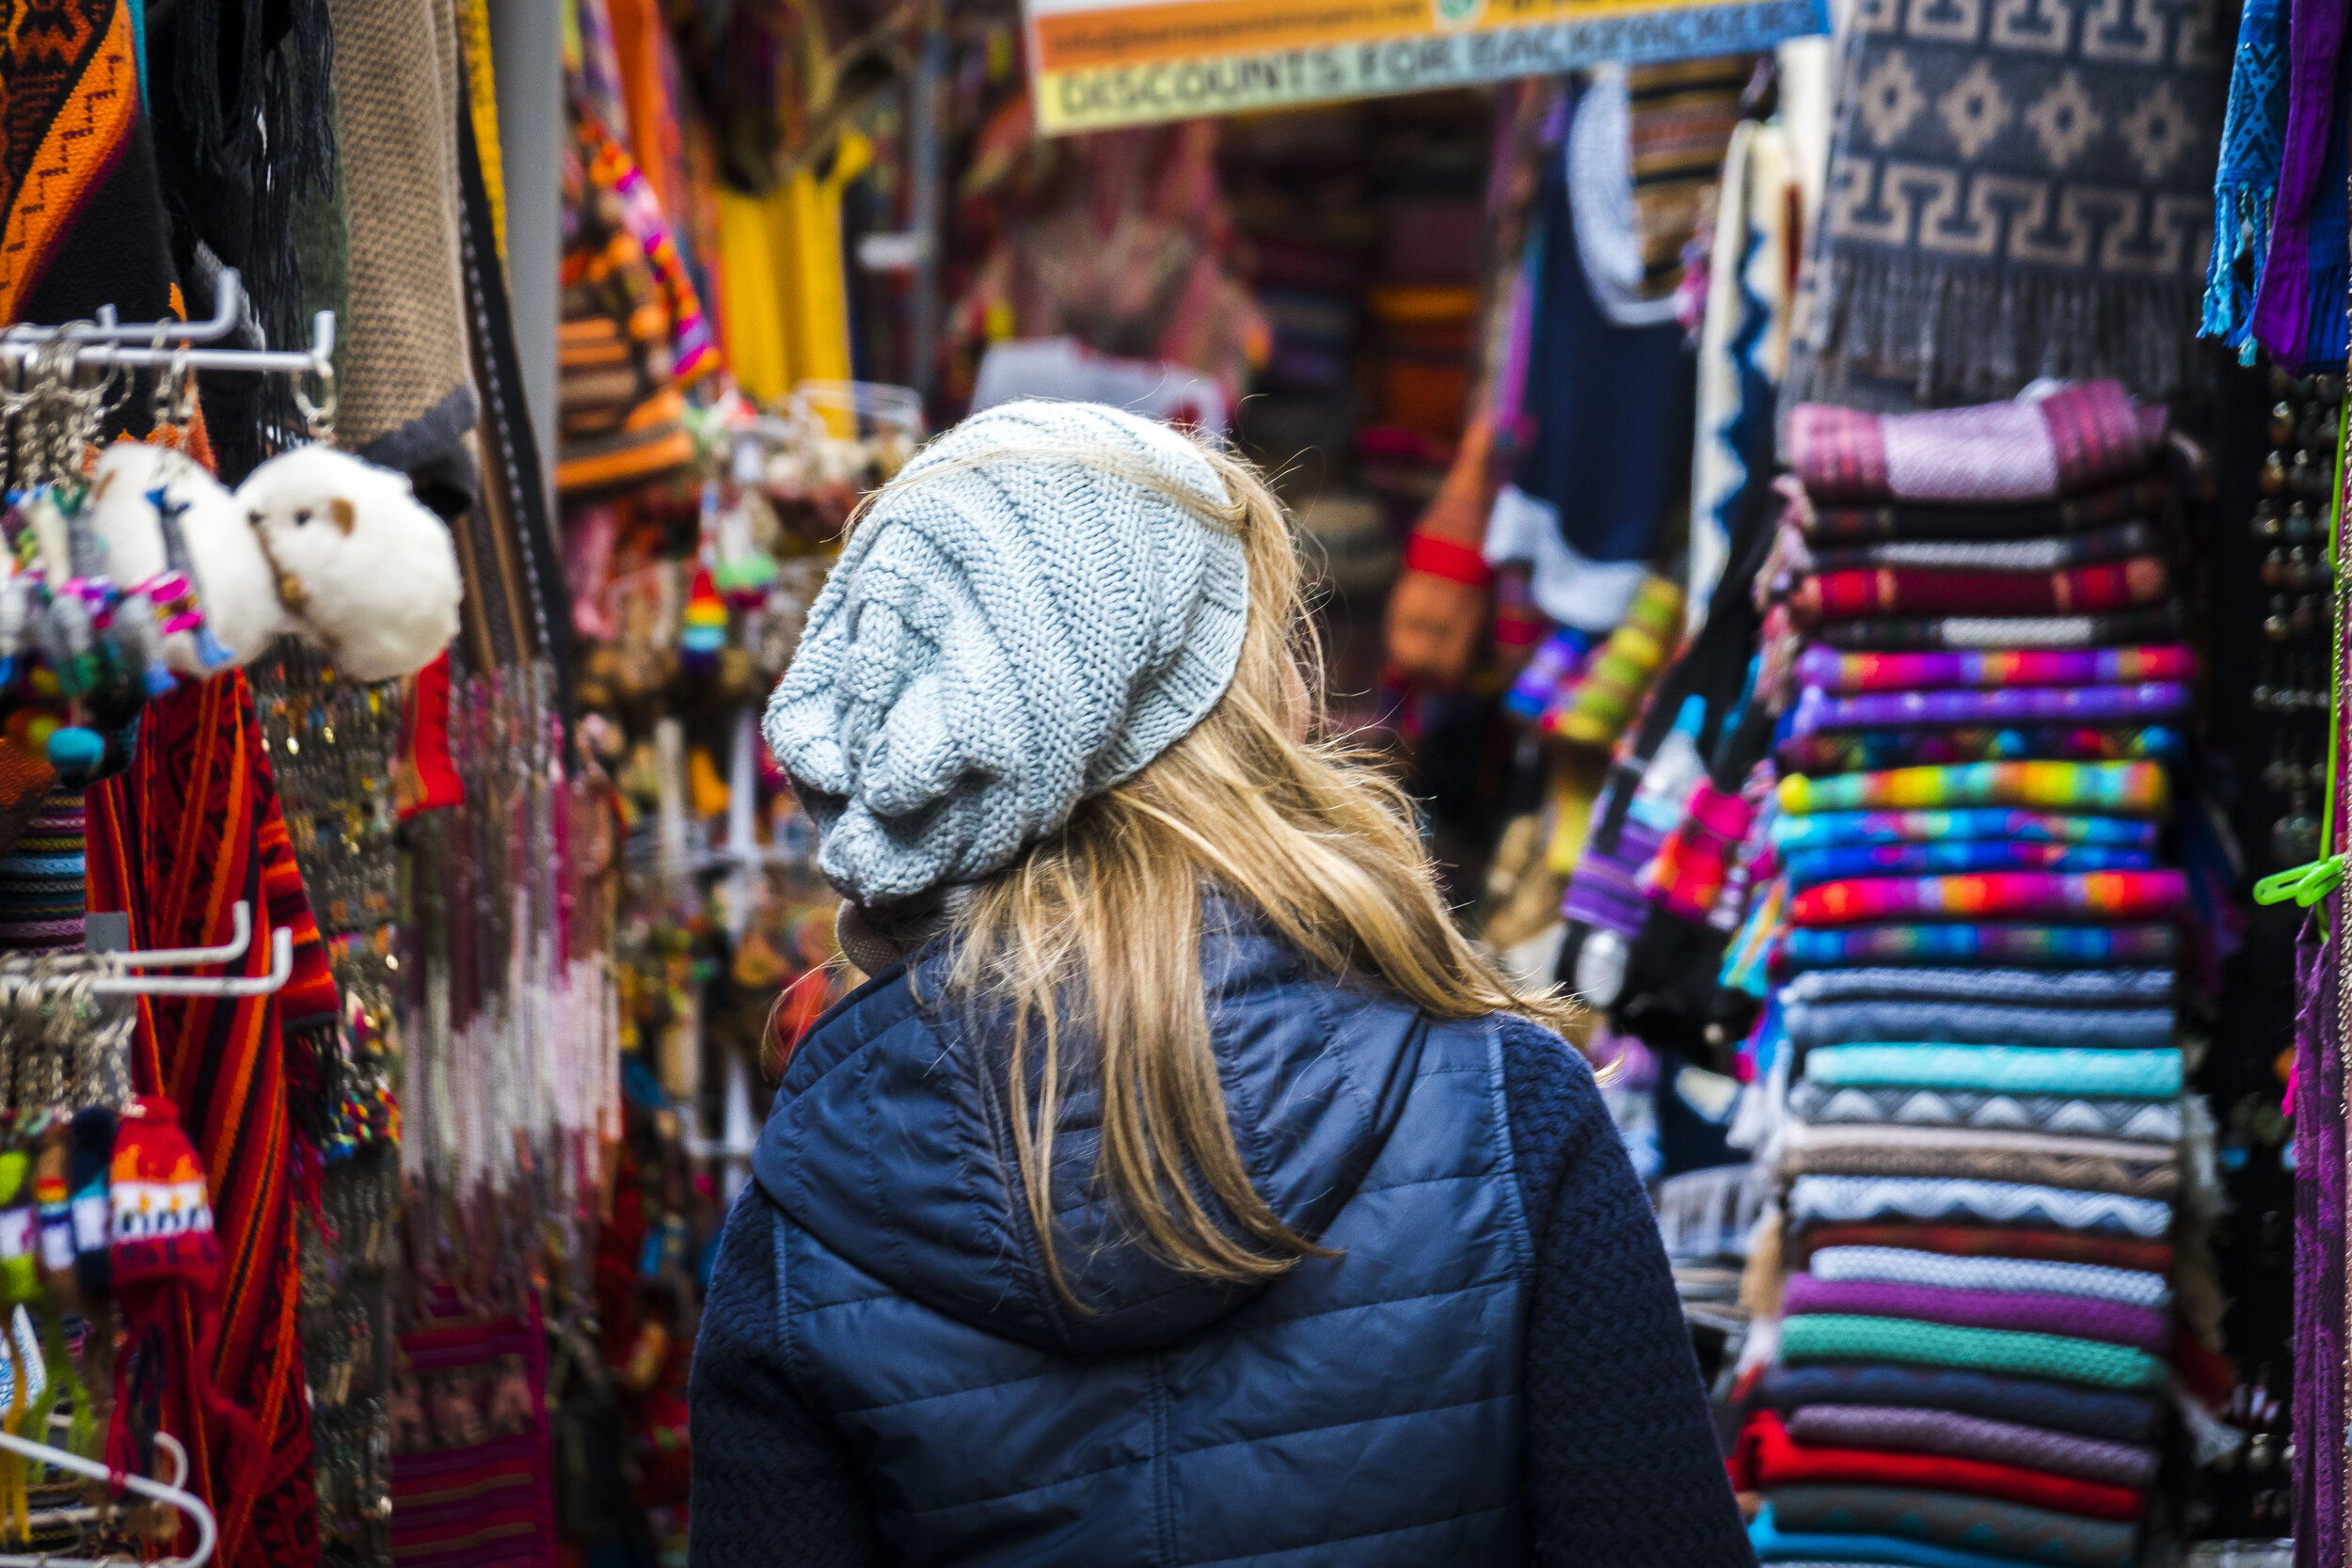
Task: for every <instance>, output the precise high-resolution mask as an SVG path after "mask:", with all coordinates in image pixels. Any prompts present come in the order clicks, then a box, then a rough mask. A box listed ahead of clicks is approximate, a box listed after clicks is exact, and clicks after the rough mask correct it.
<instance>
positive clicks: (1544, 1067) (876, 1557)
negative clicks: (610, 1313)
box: [691, 1019, 1755, 1568]
mask: <svg viewBox="0 0 2352 1568" xmlns="http://www.w3.org/2000/svg"><path fill="white" fill-rule="evenodd" d="M1502 1048H1503V1069H1504V1080H1505V1085H1504V1086H1505V1096H1506V1101H1507V1104H1508V1107H1509V1119H1510V1127H1511V1137H1512V1142H1513V1145H1514V1152H1515V1155H1516V1163H1517V1164H1518V1172H1519V1181H1520V1184H1521V1191H1522V1200H1523V1202H1524V1204H1525V1208H1526V1212H1527V1220H1528V1227H1529V1230H1530V1231H1531V1233H1532V1234H1533V1235H1534V1237H1535V1238H1536V1259H1535V1271H1534V1286H1533V1291H1532V1294H1531V1297H1530V1301H1529V1314H1528V1322H1527V1342H1526V1345H1525V1347H1524V1362H1523V1366H1524V1377H1525V1384H1524V1390H1525V1393H1524V1410H1525V1417H1524V1419H1525V1429H1526V1430H1525V1437H1526V1442H1525V1449H1524V1460H1523V1463H1524V1473H1523V1475H1522V1478H1521V1496H1522V1498H1523V1502H1524V1506H1525V1509H1526V1513H1527V1520H1526V1523H1527V1535H1528V1538H1529V1540H1530V1542H1531V1551H1530V1556H1529V1560H1530V1561H1531V1562H1532V1563H1534V1564H1539V1565H1544V1568H1552V1565H1559V1568H1567V1565H1575V1568H1746V1565H1748V1564H1752V1563H1753V1562H1754V1561H1755V1557H1754V1554H1753V1553H1752V1552H1751V1550H1750V1549H1749V1546H1748V1544H1747V1539H1746V1536H1745V1534H1744V1533H1743V1532H1742V1530H1741V1528H1740V1519H1739V1513H1738V1510H1737V1507H1736V1505H1735V1504H1734V1502H1733V1499H1732V1497H1731V1491H1730V1487H1729V1485H1728V1482H1727V1481H1726V1479H1725V1475H1724V1467H1723V1463H1722V1459H1721V1456H1720V1453H1719V1450H1718V1448H1717V1444H1716V1440H1715V1435H1714V1432H1713V1429H1712V1427H1711V1425H1710V1423H1709V1420H1708V1410H1707V1404H1706V1400H1705V1397H1704V1393H1703V1391H1702V1389H1701V1387H1700V1386H1699V1380H1698V1375H1697V1370H1696V1366H1695V1363H1694V1360H1693V1357H1692V1352H1691V1347H1690V1341H1689V1338H1688V1335H1687V1332H1686V1330H1685V1328H1684V1325H1683V1322H1682V1316H1681V1310H1680V1307H1679V1305H1678V1304H1677V1300H1676V1297H1675V1291H1674V1282H1673V1276H1672V1274H1671V1272H1670V1271H1669V1269H1668V1267H1667V1263H1666V1258H1665V1254H1664V1251H1663V1249H1662V1248H1661V1245H1660V1243H1659V1239H1658V1231H1657V1226H1656V1223H1655V1221H1654V1219H1653V1217H1652V1215H1651V1213H1650V1211H1649V1207H1648V1203H1647V1201H1646V1199H1645V1196H1644V1195H1643V1192H1642V1188H1641V1185H1640V1183H1639V1181H1638V1180H1636V1179H1635V1177H1634V1175H1633V1171H1632V1168H1631V1166H1630V1165H1629V1163H1628V1162H1627V1159H1626V1156H1625V1152H1624V1150H1623V1148H1622V1147H1621V1146H1620V1145H1619V1143H1618V1140H1617V1136H1616V1132H1615V1129H1614V1127H1613V1125H1612V1123H1611V1121H1610V1119H1609V1115H1608V1112H1607V1110H1606V1108H1605V1107H1604V1106H1603V1104H1602V1102H1601V1099H1600V1095H1599V1092H1598V1090H1597V1086H1596V1085H1595V1084H1594V1081H1593V1074H1592V1070H1591V1069H1590V1068H1589V1067H1588V1066H1586V1064H1585V1062H1584V1060H1583V1058H1582V1057H1581V1056H1579V1055H1578V1054H1577V1053H1575V1052H1573V1051H1571V1050H1569V1049H1568V1048H1567V1047H1566V1046H1565V1044H1564V1043H1563V1042H1562V1041H1561V1040H1560V1039H1559V1038H1558V1037H1556V1036H1554V1035H1552V1034H1551V1033H1549V1031H1547V1030H1544V1029H1542V1028H1539V1027H1537V1026H1535V1025H1534V1024H1531V1023H1527V1022H1522V1021H1518V1020H1515V1019H1513V1020H1505V1021H1504V1022H1503V1023H1502ZM776 1229H777V1227H776V1225H775V1224H774V1212H773V1210H772V1206H771V1203H770V1200H769V1199H768V1198H767V1196H765V1195H764V1194H763V1193H762V1192H761V1191H760V1189H759V1188H758V1187H757V1186H754V1187H752V1188H751V1189H750V1190H748V1191H747V1192H746V1193H745V1194H744V1196H743V1198H742V1199H741V1201H740V1203H739V1206H738V1209H737V1212H736V1213H735V1215H734V1216H733V1217H732V1218H731V1220H730V1222H729V1226H728V1233H727V1236H726V1239H725V1243H724V1245H723V1251H722V1256H721V1259H720V1261H719V1264H718V1268H717V1271H716V1274H715V1275H714V1277H713V1279H712V1282H711V1288H710V1293H709V1297H708V1302H707V1307H706V1308H705V1311H704V1314H703V1319H702V1326H701V1332H700V1338H699V1340H698V1341H697V1345H696V1351H695V1362H694V1376H693V1446H694V1465H693V1493H692V1501H691V1508H692V1528H691V1540H692V1560H693V1561H694V1563H695V1564H697V1565H698V1568H718V1565H720V1564H727V1565H740V1568H751V1565H755V1564H768V1563H775V1564H792V1565H794V1568H869V1565H881V1564H884V1563H888V1562H890V1561H891V1560H892V1558H891V1554H890V1553H889V1551H888V1549H887V1548H886V1547H885V1546H884V1545H883V1544H882V1541H881V1540H880V1539H879V1537H878V1535H877V1533H876V1530H875V1527H874V1510H873V1505H872V1503H871V1501H870V1500H869V1497H868V1495H867V1493H866V1482H865V1481H864V1480H863V1478H862V1477H861V1476H860V1474H859V1472H858V1469H857V1467H856V1465H855V1463H854V1462H853V1460H852V1458H851V1457H850V1453H849V1451H848V1449H846V1447H845V1446H844V1444H843V1441H842V1439H841V1437H840V1436H839V1435H838V1434H837V1433H835V1432H834V1431H833V1430H832V1429H831V1428H830V1427H829V1426H828V1425H827V1424H826V1423H825V1422H824V1421H823V1420H822V1419H820V1418H818V1417H817V1416H815V1415H814V1414H813V1413H812V1412H811V1411H809V1410H808V1409H807V1407H806V1406H805V1405H803V1403H802V1402H801V1400H800V1399H799V1397H798V1396H797V1395H796V1394H795V1392H794V1391H793V1388H792V1386H791V1384H790V1382H789V1381H788V1378H787V1370H786V1369H785V1367H784V1366H783V1365H782V1363H781V1360H780V1358H779V1356H778V1355H777V1354H776V1352H775V1350H774V1346H773V1337H772V1335H771V1333H770V1332H769V1329H768V1325H770V1324H771V1323H774V1322H775V1321H776V1316H777V1311H778V1307H779V1303H778V1302H777V1300H776V1281H777V1277H778V1273H777V1268H776V1262H777V1259H776V1256H775V1235H776Z"/></svg>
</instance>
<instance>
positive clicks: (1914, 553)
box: [1807, 522, 2158, 572]
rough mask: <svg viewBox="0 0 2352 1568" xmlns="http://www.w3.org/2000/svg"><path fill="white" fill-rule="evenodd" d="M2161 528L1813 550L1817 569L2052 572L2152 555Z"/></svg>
mask: <svg viewBox="0 0 2352 1568" xmlns="http://www.w3.org/2000/svg"><path fill="white" fill-rule="evenodd" d="M2157 547H2158V541H2157V539H2156V531H2155V530H2154V529H2153V528H2152V527H2150V526H2149V525H2148V524H2146V523H2142V522H2132V523H2118V524H2117V525H2116V526H2115V527H2113V528H2102V529H2093V530H2091V531H2089V532H2086V533H2069V534H2058V535H2052V534H2039V535H2033V536H2030V537H2022V538H2017V539H1893V540H1883V541H1880V542H1878V543H1875V544H1867V545H1833V546H1825V547H1821V548H1815V549H1810V550H1808V551H1807V554H1808V555H1809V556H1810V558H1811V564H1812V569H1813V570H1814V571H1816V572H1849V571H1867V570H1868V569H1869V568H1871V567H1873V566H1924V567H1928V568H1930V569H1931V570H1936V571H1964V572H2052V571H2057V570H2058V569H2059V568H2060V567H2065V566H2080V565H2083V564H2085V563H2087V562H2095V561H2121V560H2122V559H2124V558H2125V557H2127V556H2136V555H2153V554H2154V553H2155V552H2156V549H2157Z"/></svg>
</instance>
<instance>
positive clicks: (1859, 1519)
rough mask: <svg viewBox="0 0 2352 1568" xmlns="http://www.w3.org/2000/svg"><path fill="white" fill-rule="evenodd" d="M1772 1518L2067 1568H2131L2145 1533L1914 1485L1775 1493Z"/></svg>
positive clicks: (1787, 1524) (1794, 1526) (1797, 1526)
mask: <svg viewBox="0 0 2352 1568" xmlns="http://www.w3.org/2000/svg"><path fill="white" fill-rule="evenodd" d="M1772 1516H1773V1517H1774V1518H1775V1519H1777V1520H1778V1521H1780V1524H1781V1527H1782V1528H1785V1529H1788V1530H1793V1531H1798V1532H1810V1531H1815V1530H1850V1531H1854V1532H1857V1533H1861V1534H1864V1535H1891V1536H1900V1537H1904V1538H1906V1539H1910V1540H1916V1541H1922V1542H1931V1543H1934V1544H1941V1545H1956V1546H1961V1547H1964V1548H1989V1549H1991V1550H1993V1551H1994V1552H1997V1553H1999V1554H2001V1555H2002V1556H2003V1557H2007V1558H2011V1559H2019V1560H2026V1561H2030V1562H2037V1563H2053V1564H2058V1565H2061V1568H2130V1564H2131V1563H2132V1562H2133V1561H2134V1560H2135V1559H2136V1557H2137V1549H2136V1548H2137V1544H2138V1538H2139V1528H2138V1527H2137V1525H2136V1524H2133V1523H2130V1522H2127V1521H2124V1520H2118V1519H2086V1518H2083V1517H2081V1516H2080V1515H2079V1514H2074V1513H2059V1512H2058V1511H2057V1510H2056V1509H2048V1508H2035V1507H2033V1506H2032V1505H2030V1504H2027V1503H2016V1502H2009V1501H2007V1500H2005V1499H2003V1498H1999V1497H1968V1496H1966V1495H1964V1494H1961V1493H1954V1492H1933V1491H1925V1490H1921V1489H1919V1488H1916V1487H1909V1486H1839V1485H1807V1486H1776V1487H1774V1488H1773V1489H1772Z"/></svg>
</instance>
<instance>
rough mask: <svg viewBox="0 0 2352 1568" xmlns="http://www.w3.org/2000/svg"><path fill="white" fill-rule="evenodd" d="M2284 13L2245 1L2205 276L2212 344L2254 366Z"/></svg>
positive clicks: (2282, 89) (2278, 120) (2281, 103)
mask: <svg viewBox="0 0 2352 1568" xmlns="http://www.w3.org/2000/svg"><path fill="white" fill-rule="evenodd" d="M2286 53H2287V13H2286V7H2285V5H2284V4H2283V0H2246V8H2245V10H2244V11H2242V12H2241V13H2239V16H2238V24H2237V54H2236V56H2235V59H2234V63H2233V65H2232V66H2231V68H2230V106H2229V108H2228V110H2227V111H2226V112H2225V113H2224V114H2223V116H2222V119H2221V165H2220V167H2218V168H2217V169H2216V170H2215V171H2214V177H2213V206H2214V213H2213V260H2212V261H2211V262H2210V263H2208V264H2207V267H2206V270H2205V316H2204V325H2202V326H2201V328H2200V329H2199V330H2200V332H2201V335H2202V336H2204V337H2207V338H2218V339H2220V340H2221V341H2222V342H2223V343H2224V344H2226V345H2227V346H2229V347H2230V348H2233V349H2235V350H2236V351H2237V354H2238V357H2239V359H2240V360H2241V361H2242V362H2244V363H2246V364H2249V365H2250V364H2252V363H2253V362H2254V341H2253V339H2252V337H2251V336H2250V334H2251V331H2252V327H2253V317H2254V289H2255V286H2256V285H2257V284H2259V283H2260V282H2261V281H2262V277H2263V269H2264V264H2265V261H2266V260H2267V259H2268V256H2269V251H2270V215H2271V209H2272V207H2273V206H2274V205H2275V203H2276V201H2277V198H2278V192H2279V160H2280V156H2281V155H2282V153H2283V152H2284V150H2285V142H2286V133H2287V125H2286V119H2287V76H2286Z"/></svg>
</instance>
